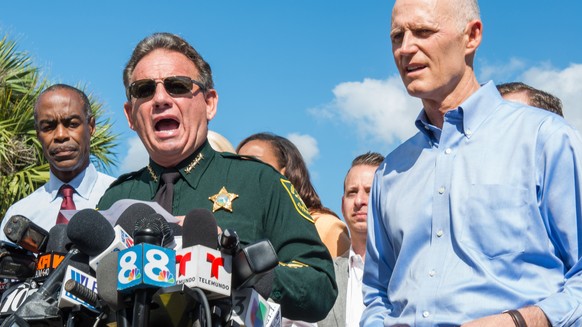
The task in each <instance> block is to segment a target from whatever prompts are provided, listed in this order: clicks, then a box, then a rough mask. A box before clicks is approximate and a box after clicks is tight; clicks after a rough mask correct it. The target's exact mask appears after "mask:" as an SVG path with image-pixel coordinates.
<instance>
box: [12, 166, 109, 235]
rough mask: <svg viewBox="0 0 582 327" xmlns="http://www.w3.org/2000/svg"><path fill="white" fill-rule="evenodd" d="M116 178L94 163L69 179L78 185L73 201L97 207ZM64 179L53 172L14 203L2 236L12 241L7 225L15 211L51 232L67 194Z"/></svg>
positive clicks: (79, 205)
mask: <svg viewBox="0 0 582 327" xmlns="http://www.w3.org/2000/svg"><path fill="white" fill-rule="evenodd" d="M113 181H115V178H113V177H111V176H108V175H105V174H103V173H100V172H98V171H97V169H95V166H93V164H91V163H90V164H89V165H88V166H87V168H85V170H83V171H82V172H81V173H80V174H79V175H77V176H75V178H73V179H72V180H71V181H70V182H69V183H67V184H69V185H71V186H72V187H73V188H74V189H75V193H74V194H73V202H75V206H76V208H77V210H81V209H86V208H91V209H92V208H95V206H96V205H97V203H98V202H99V199H101V196H102V195H103V193H105V190H107V188H108V187H109V185H110V184H111V183H112V182H113ZM63 184H64V183H63V182H62V181H61V180H59V179H58V178H57V177H56V176H55V175H54V174H53V173H52V172H51V173H50V177H49V181H48V182H47V183H46V184H44V185H43V186H41V187H39V188H38V189H36V190H35V191H34V192H33V193H31V194H30V195H28V196H27V197H25V198H23V199H21V200H20V201H18V202H16V203H14V204H13V205H12V206H11V207H10V208H9V209H8V211H7V212H6V215H5V216H4V219H3V220H2V225H1V226H0V240H2V241H8V239H7V238H6V235H5V234H4V225H5V224H6V223H7V222H8V220H9V219H10V217H12V216H13V215H22V216H24V217H26V218H28V219H30V220H31V221H32V222H33V223H35V224H37V225H39V226H40V227H42V228H43V229H44V230H46V231H47V232H48V231H49V230H50V229H51V228H52V227H53V226H54V225H55V224H56V221H57V216H58V214H59V211H60V210H61V203H62V202H63V197H62V196H61V195H59V189H60V188H61V186H62V185H63Z"/></svg>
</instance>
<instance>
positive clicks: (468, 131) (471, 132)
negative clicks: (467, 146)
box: [465, 129, 473, 136]
mask: <svg viewBox="0 0 582 327" xmlns="http://www.w3.org/2000/svg"><path fill="white" fill-rule="evenodd" d="M465 134H467V135H469V136H470V135H471V134H473V131H472V130H470V129H468V130H466V131H465Z"/></svg>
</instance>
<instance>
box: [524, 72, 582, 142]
mask: <svg viewBox="0 0 582 327" xmlns="http://www.w3.org/2000/svg"><path fill="white" fill-rule="evenodd" d="M519 81H523V82H524V83H526V84H529V85H531V86H533V87H535V88H538V89H540V90H543V91H546V92H549V93H551V94H553V95H555V96H557V97H558V98H560V100H562V105H563V112H564V118H565V119H566V120H567V121H568V122H569V123H570V124H572V125H573V126H574V127H576V128H577V129H578V130H579V131H582V110H581V108H580V106H582V64H571V65H570V66H569V67H567V68H565V69H563V70H559V69H556V68H553V67H551V66H549V65H541V66H538V67H533V68H530V69H528V70H527V71H525V72H524V73H523V74H522V75H521V77H520V79H519Z"/></svg>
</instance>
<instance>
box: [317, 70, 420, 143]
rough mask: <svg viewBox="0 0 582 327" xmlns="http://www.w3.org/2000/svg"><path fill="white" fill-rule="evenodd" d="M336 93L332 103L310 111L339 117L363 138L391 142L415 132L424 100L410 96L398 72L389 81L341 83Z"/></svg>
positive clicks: (370, 80)
mask: <svg viewBox="0 0 582 327" xmlns="http://www.w3.org/2000/svg"><path fill="white" fill-rule="evenodd" d="M333 94H334V95H335V99H334V100H333V101H332V102H331V103H329V104H327V105H324V106H322V107H319V108H314V109H311V110H310V111H311V113H312V114H313V115H316V116H319V117H323V118H325V119H330V120H334V119H340V120H341V121H342V122H344V123H345V124H347V125H348V127H353V128H355V130H356V132H357V133H358V135H359V136H360V137H362V138H364V139H369V138H371V139H375V140H376V141H382V142H386V143H390V144H391V143H393V142H397V141H403V140H406V139H407V138H409V137H410V136H412V135H413V134H414V133H415V131H416V127H415V126H414V119H415V118H416V116H417V115H418V113H419V111H420V109H421V108H422V103H421V102H420V100H419V99H417V98H413V97H411V96H410V95H408V93H407V92H406V89H405V88H404V85H403V84H402V80H401V79H400V76H398V75H394V76H392V77H389V78H388V79H386V80H376V79H364V81H363V82H345V83H341V84H339V85H337V86H336V87H335V88H334V89H333Z"/></svg>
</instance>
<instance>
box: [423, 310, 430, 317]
mask: <svg viewBox="0 0 582 327" xmlns="http://www.w3.org/2000/svg"><path fill="white" fill-rule="evenodd" d="M422 316H423V317H424V318H428V316H430V313H429V312H428V311H425V312H423V313H422Z"/></svg>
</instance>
